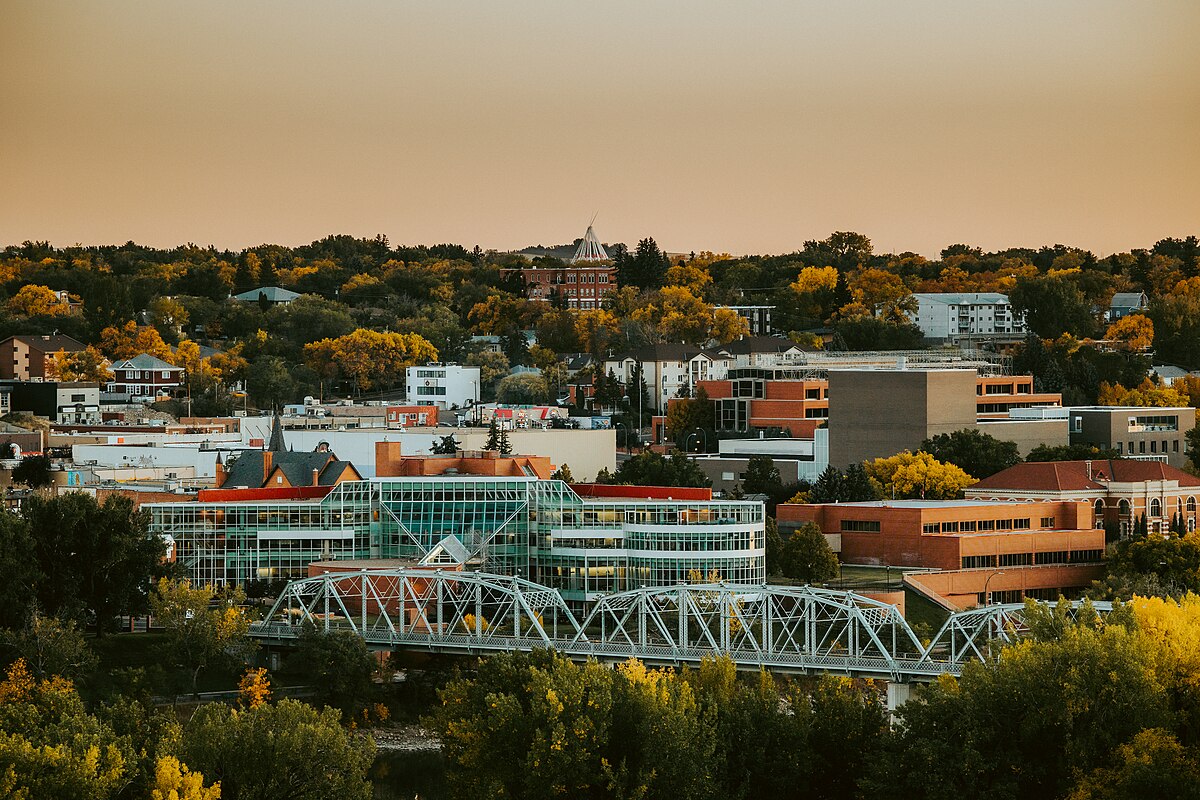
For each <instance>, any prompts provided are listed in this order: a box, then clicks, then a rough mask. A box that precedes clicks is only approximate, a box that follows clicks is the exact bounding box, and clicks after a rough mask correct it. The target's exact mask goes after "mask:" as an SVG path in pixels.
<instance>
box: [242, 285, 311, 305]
mask: <svg viewBox="0 0 1200 800" xmlns="http://www.w3.org/2000/svg"><path fill="white" fill-rule="evenodd" d="M299 296H300V295H299V294H297V293H296V292H293V291H290V290H288V289H283V288H281V287H279V286H263V287H262V288H260V289H251V290H250V291H248V292H242V293H241V294H235V295H234V296H233V299H234V300H240V301H241V302H243V303H269V304H271V305H273V306H286V305H288V304H289V303H291V302H292V301H293V300H295V299H296V298H298V297H299Z"/></svg>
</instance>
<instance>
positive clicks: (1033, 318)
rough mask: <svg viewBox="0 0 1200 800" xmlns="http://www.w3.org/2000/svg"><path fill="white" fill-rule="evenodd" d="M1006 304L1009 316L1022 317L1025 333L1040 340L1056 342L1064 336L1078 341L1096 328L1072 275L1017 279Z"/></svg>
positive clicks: (1087, 305)
mask: <svg viewBox="0 0 1200 800" xmlns="http://www.w3.org/2000/svg"><path fill="white" fill-rule="evenodd" d="M1009 301H1010V302H1011V303H1012V307H1013V313H1014V314H1019V315H1024V317H1025V323H1026V325H1028V326H1029V330H1031V331H1033V332H1034V333H1036V334H1037V335H1038V336H1040V337H1042V338H1043V339H1057V338H1058V337H1060V336H1062V335H1063V334H1064V333H1068V334H1071V335H1072V336H1075V337H1079V338H1082V337H1085V336H1090V335H1091V334H1092V333H1093V332H1094V330H1095V327H1096V319H1095V317H1094V316H1093V315H1092V304H1091V303H1090V302H1089V301H1088V299H1087V298H1086V297H1085V296H1084V294H1083V292H1082V291H1080V289H1079V285H1078V283H1077V281H1076V280H1075V279H1074V276H1072V275H1038V276H1035V277H1021V278H1017V282H1016V285H1015V286H1014V287H1013V288H1012V291H1010V292H1009Z"/></svg>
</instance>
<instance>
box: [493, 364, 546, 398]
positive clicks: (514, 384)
mask: <svg viewBox="0 0 1200 800" xmlns="http://www.w3.org/2000/svg"><path fill="white" fill-rule="evenodd" d="M549 398H550V389H549V387H548V386H547V385H546V379H545V378H543V377H542V376H541V375H538V374H536V373H533V372H520V373H517V374H516V375H508V376H506V377H504V378H501V379H500V382H499V383H497V384H496V399H497V400H498V401H500V402H501V403H506V404H508V405H518V406H532V405H539V404H541V403H545V402H546V401H547V400H549Z"/></svg>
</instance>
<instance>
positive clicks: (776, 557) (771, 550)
mask: <svg viewBox="0 0 1200 800" xmlns="http://www.w3.org/2000/svg"><path fill="white" fill-rule="evenodd" d="M766 529H767V533H766V537H765V541H766V545H765V547H766V557H767V574H768V575H782V574H783V537H782V536H780V535H779V523H777V522H776V521H775V518H774V517H767V526H766Z"/></svg>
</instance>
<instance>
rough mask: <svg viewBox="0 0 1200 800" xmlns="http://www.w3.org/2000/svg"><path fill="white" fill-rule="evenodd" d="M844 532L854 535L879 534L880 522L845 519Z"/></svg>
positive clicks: (843, 523)
mask: <svg viewBox="0 0 1200 800" xmlns="http://www.w3.org/2000/svg"><path fill="white" fill-rule="evenodd" d="M842 530H843V531H849V532H852V533H879V520H868V519H844V520H842Z"/></svg>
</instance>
